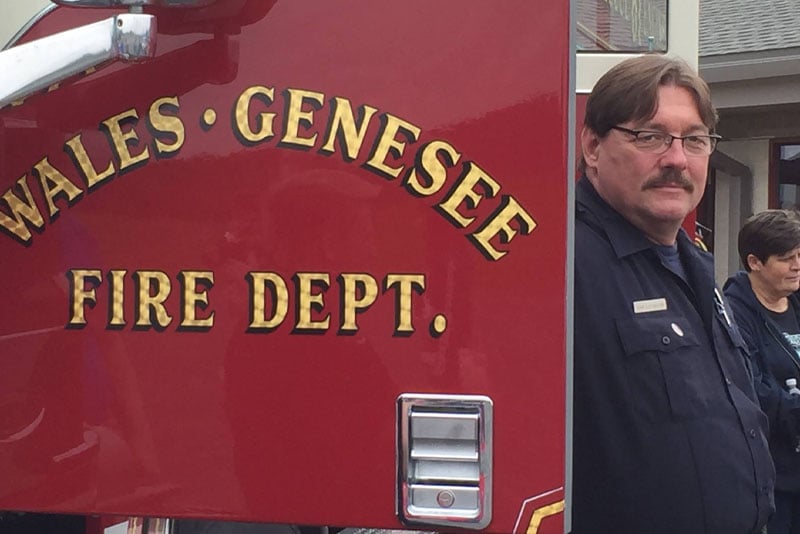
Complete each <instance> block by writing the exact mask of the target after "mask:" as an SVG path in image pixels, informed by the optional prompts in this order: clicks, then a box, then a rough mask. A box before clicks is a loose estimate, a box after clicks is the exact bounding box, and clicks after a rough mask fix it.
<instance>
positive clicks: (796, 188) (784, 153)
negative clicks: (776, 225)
mask: <svg viewBox="0 0 800 534" xmlns="http://www.w3.org/2000/svg"><path fill="white" fill-rule="evenodd" d="M775 149H776V151H777V155H778V161H777V178H778V180H777V185H778V191H777V192H778V199H777V203H775V204H776V207H779V208H783V209H800V142H798V143H795V144H788V143H787V144H783V143H780V144H777V145H776V146H775ZM771 204H772V203H771Z"/></svg>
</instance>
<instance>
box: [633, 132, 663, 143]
mask: <svg viewBox="0 0 800 534" xmlns="http://www.w3.org/2000/svg"><path fill="white" fill-rule="evenodd" d="M636 140H637V141H639V142H640V143H661V142H663V141H664V136H663V135H661V134H659V133H650V132H641V133H639V135H638V136H637V137H636Z"/></svg>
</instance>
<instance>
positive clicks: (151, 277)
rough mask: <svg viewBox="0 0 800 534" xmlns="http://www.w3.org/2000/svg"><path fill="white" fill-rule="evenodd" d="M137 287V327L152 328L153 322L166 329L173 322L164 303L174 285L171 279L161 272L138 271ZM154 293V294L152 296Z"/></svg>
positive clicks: (135, 275)
mask: <svg viewBox="0 0 800 534" xmlns="http://www.w3.org/2000/svg"><path fill="white" fill-rule="evenodd" d="M133 276H134V279H135V280H136V287H137V293H136V295H137V299H136V300H137V303H138V305H137V307H136V327H137V328H150V327H152V326H154V325H153V321H155V323H156V325H155V326H156V327H160V328H166V327H167V326H169V323H170V322H172V317H170V316H169V314H168V313H167V309H166V308H165V307H164V302H165V301H166V300H167V297H169V293H170V290H171V289H172V284H171V283H170V281H169V277H168V276H167V275H166V274H164V273H162V272H160V271H136V272H135V273H134V274H133ZM151 293H152V294H151Z"/></svg>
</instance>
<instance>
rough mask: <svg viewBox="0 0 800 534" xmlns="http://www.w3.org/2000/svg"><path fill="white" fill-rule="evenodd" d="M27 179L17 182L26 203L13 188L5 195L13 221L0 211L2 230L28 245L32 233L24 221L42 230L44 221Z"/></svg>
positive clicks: (23, 178) (0, 228) (0, 227)
mask: <svg viewBox="0 0 800 534" xmlns="http://www.w3.org/2000/svg"><path fill="white" fill-rule="evenodd" d="M26 179H27V176H22V177H21V178H20V179H19V180H17V186H18V187H19V189H20V190H22V194H23V195H24V196H25V200H24V201H22V200H20V198H19V197H18V196H17V195H16V194H15V193H14V188H13V186H12V187H10V188H8V191H6V192H5V193H3V200H5V201H6V204H8V208H9V210H10V212H11V215H12V216H13V219H12V217H9V216H8V215H6V214H5V213H3V212H2V211H0V230H3V231H4V232H6V233H8V235H10V236H11V237H13V238H15V239H18V240H19V241H21V242H22V243H28V242H29V241H30V240H31V232H30V230H29V229H28V226H27V225H26V224H25V222H24V221H28V222H29V223H31V224H32V225H33V226H34V227H35V228H37V229H40V230H41V228H42V227H43V226H44V219H42V214H41V213H40V212H39V207H38V206H37V205H36V202H34V201H33V196H32V195H31V190H30V189H29V188H28V183H27V181H26Z"/></svg>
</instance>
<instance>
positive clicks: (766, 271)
mask: <svg viewBox="0 0 800 534" xmlns="http://www.w3.org/2000/svg"><path fill="white" fill-rule="evenodd" d="M747 263H748V265H749V266H750V269H751V271H750V272H751V274H752V275H753V276H756V277H757V278H758V279H759V281H760V282H761V283H760V284H759V287H761V288H763V289H764V290H767V291H769V292H770V294H771V296H773V297H788V296H789V295H791V294H792V293H794V292H795V291H797V290H798V289H800V248H795V249H792V250H790V251H789V252H786V253H784V254H773V255H772V256H769V257H768V258H767V261H765V262H763V263H762V262H761V260H759V259H758V258H756V257H755V256H753V255H752V254H750V255H749V256H748V257H747Z"/></svg>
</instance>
